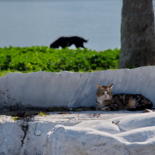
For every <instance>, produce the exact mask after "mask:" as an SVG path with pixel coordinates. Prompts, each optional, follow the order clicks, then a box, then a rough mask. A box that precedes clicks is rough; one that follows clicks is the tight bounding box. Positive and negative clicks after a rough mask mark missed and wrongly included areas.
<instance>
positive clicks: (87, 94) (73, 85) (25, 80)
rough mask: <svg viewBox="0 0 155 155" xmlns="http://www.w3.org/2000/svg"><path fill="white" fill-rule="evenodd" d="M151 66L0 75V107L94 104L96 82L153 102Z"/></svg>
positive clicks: (153, 71)
mask: <svg viewBox="0 0 155 155" xmlns="http://www.w3.org/2000/svg"><path fill="white" fill-rule="evenodd" d="M154 79H155V66H149V67H140V68H136V69H119V70H106V71H99V72H92V73H72V72H60V73H49V72H36V73H26V74H24V73H23V74H22V73H12V74H9V75H7V76H4V77H1V78H0V108H1V109H4V107H5V108H8V109H11V110H15V109H22V107H28V108H47V109H50V108H53V107H57V108H60V107H65V108H76V107H95V106H96V84H97V83H99V84H103V85H107V84H109V83H113V84H114V89H113V93H114V94H117V93H131V94H142V95H144V96H145V97H146V98H148V99H150V100H151V101H152V102H153V103H154V104H155V95H154V90H155V82H154Z"/></svg>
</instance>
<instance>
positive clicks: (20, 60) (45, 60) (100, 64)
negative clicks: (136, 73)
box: [0, 46, 120, 72]
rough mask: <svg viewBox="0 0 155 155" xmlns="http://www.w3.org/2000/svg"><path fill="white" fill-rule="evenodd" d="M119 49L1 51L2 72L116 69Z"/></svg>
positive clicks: (23, 49)
mask: <svg viewBox="0 0 155 155" xmlns="http://www.w3.org/2000/svg"><path fill="white" fill-rule="evenodd" d="M119 54H120V50H119V49H114V50H110V49H109V50H105V51H100V52H97V51H94V50H90V49H68V48H65V49H50V48H48V47H44V46H33V47H4V48H0V70H1V71H6V70H11V71H14V70H15V71H21V72H34V71H51V72H59V71H64V70H66V71H75V72H79V71H82V72H86V71H96V70H105V69H116V68H118V63H119Z"/></svg>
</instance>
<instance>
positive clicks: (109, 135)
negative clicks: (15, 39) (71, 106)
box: [0, 112, 155, 155]
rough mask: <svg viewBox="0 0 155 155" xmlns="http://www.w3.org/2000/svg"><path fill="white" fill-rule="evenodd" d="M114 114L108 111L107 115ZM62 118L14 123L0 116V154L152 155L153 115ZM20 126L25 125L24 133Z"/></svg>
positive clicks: (55, 116)
mask: <svg viewBox="0 0 155 155" xmlns="http://www.w3.org/2000/svg"><path fill="white" fill-rule="evenodd" d="M116 113H117V114H118V112H115V114H116ZM96 114H97V113H96ZM98 114H99V113H98ZM113 114H114V113H110V112H109V116H112V115H113ZM65 115H67V114H64V115H62V114H61V115H56V114H54V115H48V116H44V117H38V116H36V117H35V118H33V119H32V120H29V121H24V120H20V121H16V122H14V121H13V120H12V119H11V117H7V116H1V117H0V155H154V154H155V138H154V137H155V114H154V112H150V113H145V114H144V113H143V114H142V113H137V114H134V113H133V114H130V115H129V114H128V113H124V114H123V115H122V116H119V117H118V116H117V117H116V116H115V117H114V118H105V115H106V114H103V118H101V117H99V116H100V114H99V116H97V117H96V118H95V116H93V117H92V116H91V114H88V115H89V119H88V118H87V119H86V118H82V116H81V118H80V119H78V118H77V116H79V115H80V114H79V113H77V114H76V115H73V114H68V115H67V116H65ZM81 115H82V114H81ZM22 126H27V127H28V128H27V130H25V131H24V130H23V128H22Z"/></svg>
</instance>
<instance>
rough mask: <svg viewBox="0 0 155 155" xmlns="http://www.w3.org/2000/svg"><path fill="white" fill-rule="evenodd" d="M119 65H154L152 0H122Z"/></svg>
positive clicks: (154, 39) (125, 66)
mask: <svg viewBox="0 0 155 155" xmlns="http://www.w3.org/2000/svg"><path fill="white" fill-rule="evenodd" d="M121 22H122V23H121V50H122V53H121V56H120V67H121V68H130V67H139V66H147V65H155V32H154V11H153V2H152V0H123V7H122V21H121Z"/></svg>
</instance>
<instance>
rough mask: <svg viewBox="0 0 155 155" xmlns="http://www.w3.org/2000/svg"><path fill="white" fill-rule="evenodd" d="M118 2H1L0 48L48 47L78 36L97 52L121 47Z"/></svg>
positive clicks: (105, 0)
mask: <svg viewBox="0 0 155 155" xmlns="http://www.w3.org/2000/svg"><path fill="white" fill-rule="evenodd" d="M121 7H122V1H121V0H57V1H56V0H55V1H53V0H51V1H44V2H43V0H42V1H34V2H32V1H31V2H30V1H24V0H23V2H19V1H0V46H2V47H3V46H10V45H12V46H33V45H45V46H48V45H49V44H50V43H51V42H52V41H54V40H55V39H57V38H58V37H60V36H71V35H78V36H82V37H84V38H86V39H88V40H89V42H88V43H87V44H85V46H86V47H88V48H91V49H96V50H103V49H108V48H118V47H120V24H121Z"/></svg>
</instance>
